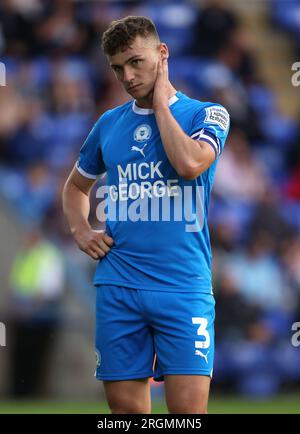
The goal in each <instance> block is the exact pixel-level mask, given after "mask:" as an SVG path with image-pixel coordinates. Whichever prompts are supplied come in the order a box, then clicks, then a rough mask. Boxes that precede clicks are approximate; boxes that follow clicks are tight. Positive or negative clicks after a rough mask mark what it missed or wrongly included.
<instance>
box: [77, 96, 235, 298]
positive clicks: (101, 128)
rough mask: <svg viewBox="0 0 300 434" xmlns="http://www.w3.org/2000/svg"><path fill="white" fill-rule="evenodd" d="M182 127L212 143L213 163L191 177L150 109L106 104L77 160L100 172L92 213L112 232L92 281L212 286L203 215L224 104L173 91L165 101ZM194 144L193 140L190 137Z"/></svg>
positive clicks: (167, 287) (87, 172) (170, 287)
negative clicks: (176, 161)
mask: <svg viewBox="0 0 300 434" xmlns="http://www.w3.org/2000/svg"><path fill="white" fill-rule="evenodd" d="M169 106H170V110H171V112H172V115H173V116H174V118H175V119H176V121H177V122H178V124H179V125H180V126H181V128H182V130H183V131H184V132H185V133H186V134H187V135H189V136H190V137H192V138H194V139H196V140H197V139H201V140H204V141H206V142H207V143H209V144H210V146H212V148H213V149H214V151H215V154H216V160H215V161H214V163H213V164H212V165H211V166H210V167H209V169H207V170H206V171H205V172H204V173H202V174H201V175H200V176H199V177H198V178H196V179H194V180H185V179H183V178H181V177H180V176H179V175H178V174H177V172H176V170H175V169H174V168H173V166H172V165H171V164H170V162H169V160H168V158H167V155H166V153H165V150H164V147H163V144H162V141H161V138H160V133H159V129H158V127H157V124H156V120H155V115H154V112H153V110H152V109H145V108H140V107H138V106H137V104H136V102H135V101H132V100H131V101H129V102H127V103H125V104H123V105H122V106H119V107H116V108H114V109H112V110H108V111H106V112H105V113H104V114H103V115H102V116H101V117H100V118H99V120H98V121H97V122H96V124H95V125H94V127H93V129H92V131H91V132H90V134H89V135H88V137H87V139H86V141H85V142H84V144H83V146H82V148H81V150H80V156H79V159H78V161H77V163H76V167H77V169H78V170H79V172H80V173H81V174H82V175H84V176H86V177H88V178H91V179H96V178H97V176H99V175H101V174H102V173H104V172H106V173H107V176H106V186H102V187H99V189H98V190H97V198H98V199H99V204H98V207H97V216H98V217H99V218H100V216H103V215H105V224H106V232H107V233H108V234H109V235H110V236H111V237H112V238H113V239H114V242H115V244H114V246H113V248H112V249H111V251H110V252H109V253H108V254H107V255H106V256H105V257H104V258H103V259H102V260H100V261H99V263H98V265H97V269H96V273H95V278H94V284H95V285H99V284H113V285H120V286H124V287H129V288H138V289H145V290H147V289H149V290H157V291H176V292H178V291H183V292H194V291H197V292H207V293H210V292H211V287H212V276H211V247H210V239H209V229H208V222H207V214H208V205H209V197H210V193H211V189H212V184H213V179H214V174H215V170H216V165H217V161H218V158H219V156H220V154H221V153H222V150H223V147H224V144H225V140H226V137H227V135H228V130H229V115H228V112H227V111H226V109H225V108H224V107H222V106H221V105H219V104H213V103H210V102H200V101H197V100H194V99H191V98H189V97H188V96H186V95H185V94H183V93H182V92H177V93H176V95H174V96H173V97H172V98H170V100H169ZM195 145H196V144H195Z"/></svg>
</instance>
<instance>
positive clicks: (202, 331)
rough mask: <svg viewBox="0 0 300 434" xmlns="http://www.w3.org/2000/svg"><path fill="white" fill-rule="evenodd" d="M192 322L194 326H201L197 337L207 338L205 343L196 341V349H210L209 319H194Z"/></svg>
mask: <svg viewBox="0 0 300 434" xmlns="http://www.w3.org/2000/svg"><path fill="white" fill-rule="evenodd" d="M192 322H193V324H200V327H199V328H198V330H197V335H198V336H204V337H205V340H204V341H195V348H208V347H209V345H210V336H209V333H208V331H207V330H206V327H207V319H206V318H200V317H193V318H192Z"/></svg>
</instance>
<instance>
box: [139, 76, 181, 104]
mask: <svg viewBox="0 0 300 434" xmlns="http://www.w3.org/2000/svg"><path fill="white" fill-rule="evenodd" d="M176 92H177V90H176V89H175V87H174V86H172V84H171V83H170V82H169V89H168V97H169V99H170V98H172V96H174V95H175V94H176ZM152 101H153V91H151V92H150V93H148V95H146V96H145V97H144V98H139V99H136V100H135V102H136V105H137V106H138V107H140V108H148V109H152Z"/></svg>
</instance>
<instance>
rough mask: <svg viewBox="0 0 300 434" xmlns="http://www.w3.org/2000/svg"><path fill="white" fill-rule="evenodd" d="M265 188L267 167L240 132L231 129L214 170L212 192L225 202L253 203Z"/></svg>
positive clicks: (266, 185)
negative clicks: (256, 156) (255, 154)
mask: <svg viewBox="0 0 300 434" xmlns="http://www.w3.org/2000/svg"><path fill="white" fill-rule="evenodd" d="M267 187H268V173H267V171H266V167H265V166H264V165H263V164H262V162H260V161H258V160H256V159H255V158H254V156H253V154H252V153H251V148H250V145H249V143H248V141H247V138H246V137H245V135H244V134H243V132H242V131H241V130H239V129H234V128H233V129H232V131H231V133H230V136H229V139H228V146H227V148H226V151H225V152H224V155H222V159H221V160H220V163H219V167H218V171H217V172H216V178H215V184H214V190H215V193H217V194H219V195H221V196H222V197H223V198H225V199H226V200H227V201H241V202H244V203H248V202H250V203H253V202H256V201H258V200H260V198H261V197H262V195H263V194H264V193H265V191H266V189H267Z"/></svg>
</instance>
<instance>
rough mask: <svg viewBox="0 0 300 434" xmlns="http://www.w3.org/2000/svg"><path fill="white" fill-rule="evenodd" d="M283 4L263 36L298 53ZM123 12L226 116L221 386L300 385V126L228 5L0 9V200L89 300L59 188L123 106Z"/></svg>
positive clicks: (176, 74) (187, 89)
mask: <svg viewBox="0 0 300 434" xmlns="http://www.w3.org/2000/svg"><path fill="white" fill-rule="evenodd" d="M285 3H286V2H284V1H279V0H276V1H275V0H273V1H270V2H269V9H270V25H271V24H272V25H276V26H281V27H282V29H285V30H287V31H288V32H289V34H290V37H291V40H293V41H294V43H295V47H297V46H298V49H299V41H300V39H299V34H300V30H299V29H300V24H299V21H298V22H297V23H294V22H292V24H290V26H289V25H288V23H290V21H288V18H287V12H286V13H285V14H284V15H283V14H282V13H281V12H280V11H281V10H282V9H284V4H285ZM291 3H293V4H294V7H295V8H296V9H297V8H298V9H297V10H298V12H299V2H296V1H295V2H293V1H292V2H291ZM286 10H290V9H289V8H285V11H286ZM278 11H279V12H278ZM125 15H146V16H149V17H151V18H152V19H153V20H154V22H155V23H156V25H157V28H158V32H159V34H160V37H161V39H162V40H163V41H165V42H166V43H167V44H168V46H169V49H170V79H171V81H172V82H173V83H174V85H175V87H177V89H178V90H181V91H183V92H184V93H186V94H187V95H189V96H190V97H192V98H196V99H200V100H208V101H214V102H218V103H221V104H223V105H224V106H225V107H226V108H227V110H228V111H229V113H230V116H231V125H232V127H231V132H230V135H229V138H228V140H227V144H226V148H225V150H224V153H223V155H222V157H221V159H220V162H219V166H218V170H217V173H216V178H215V183H214V188H213V193H212V199H211V208H210V228H211V239H212V249H213V256H214V292H215V296H216V302H217V304H216V341H217V347H216V364H215V384H216V385H219V386H220V387H223V388H225V387H232V385H233V386H234V388H235V390H236V389H238V390H239V391H241V392H244V393H249V394H254V395H255V394H268V393H273V392H276V391H278V390H280V389H282V388H284V387H285V386H286V387H290V386H291V385H296V384H298V387H299V385H300V350H299V349H297V348H295V347H293V346H292V344H291V326H292V323H293V322H295V321H300V267H299V264H300V146H299V143H300V127H299V123H297V121H295V120H293V119H290V118H287V117H285V116H284V115H283V114H282V113H280V112H279V110H278V106H277V100H276V95H275V94H274V93H273V92H272V91H271V89H270V88H269V86H268V83H267V82H265V80H264V79H263V78H262V77H261V76H260V74H259V73H258V70H257V65H256V62H255V47H254V46H253V44H252V43H251V42H250V38H249V35H248V34H247V32H246V31H245V29H244V27H243V25H242V24H241V23H240V20H239V17H238V15H237V14H236V13H235V12H234V11H233V10H232V9H231V8H230V7H228V6H227V5H226V2H224V1H221V0H210V1H203V2H196V1H194V2H192V1H191V2H189V1H186V2H181V1H175V0H173V1H166V2H161V3H159V2H157V1H150V0H149V1H126V2H120V1H113V2H110V1H80V0H78V1H72V0H30V1H26V2H22V1H21V0H2V1H1V4H0V53H1V60H2V62H4V63H5V66H6V74H7V85H6V87H2V88H1V89H0V106H1V116H0V195H1V197H2V198H4V200H5V201H6V203H7V204H8V206H10V207H11V209H13V210H14V212H15V215H16V219H18V222H19V223H22V224H23V225H24V227H29V228H32V227H33V226H35V225H36V226H40V227H42V228H46V232H44V236H46V237H47V238H48V239H51V242H52V243H53V244H54V245H56V246H59V250H60V252H61V253H62V254H65V256H66V257H67V261H66V265H65V267H66V268H67V269H68V268H69V269H71V270H72V271H73V272H71V273H69V280H70V282H69V285H70V286H74V288H75V290H76V291H77V293H78V294H80V296H81V297H82V298H84V297H86V298H88V297H87V294H86V293H87V287H86V285H89V287H90V286H91V277H92V274H93V271H94V264H92V263H91V260H90V259H89V258H88V257H86V258H84V259H83V258H82V256H80V255H79V254H78V252H77V248H76V246H75V244H74V242H73V240H72V239H71V237H70V234H69V231H68V227H67V224H66V221H65V219H64V217H63V215H62V209H61V191H62V186H63V184H64V182H65V180H66V177H67V175H68V173H69V171H70V169H71V168H72V166H73V164H74V162H75V160H76V159H77V156H78V152H79V149H80V146H81V144H82V142H83V140H84V139H85V137H86V135H87V133H88V132H89V130H90V129H91V127H92V125H93V124H94V122H95V120H96V119H97V118H98V117H99V116H100V115H101V113H103V112H104V111H105V110H107V109H109V108H112V107H114V106H116V105H119V104H122V103H123V102H125V101H127V100H128V95H126V94H125V93H124V91H122V89H121V87H120V86H119V84H118V83H117V82H116V80H115V78H114V77H113V75H112V73H111V72H110V71H109V68H108V66H107V63H106V59H105V58H104V56H103V54H102V53H101V49H100V37H101V34H102V32H103V30H104V29H105V28H106V27H107V25H108V24H109V23H110V21H112V20H113V19H117V18H119V17H123V16H125ZM298 15H299V14H298ZM291 16H292V17H294V16H295V14H292V15H291ZM101 182H104V180H102V181H101ZM92 197H94V195H92ZM95 206H96V204H94V203H93V204H92V213H91V215H95V212H94V211H95ZM93 225H94V227H95V228H99V227H100V226H99V223H97V221H96V220H94V221H93ZM74 264H80V266H79V267H78V266H74ZM12 285H13V284H12ZM15 286H16V287H18V289H20V286H21V284H20V282H19V283H18V285H15ZM91 292H92V291H91ZM30 296H31V297H32V294H30V295H28V297H30ZM86 301H87V303H88V302H89V300H86Z"/></svg>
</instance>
